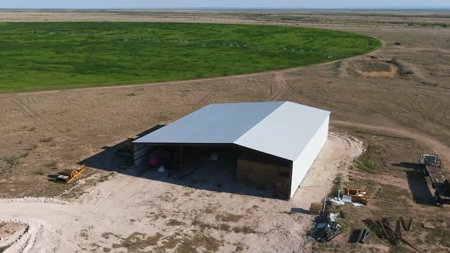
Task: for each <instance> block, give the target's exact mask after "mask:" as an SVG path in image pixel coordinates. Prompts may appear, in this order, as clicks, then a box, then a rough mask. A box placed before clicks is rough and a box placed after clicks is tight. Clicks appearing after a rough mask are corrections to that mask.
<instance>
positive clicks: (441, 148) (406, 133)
mask: <svg viewBox="0 0 450 253" xmlns="http://www.w3.org/2000/svg"><path fill="white" fill-rule="evenodd" d="M330 123H331V124H332V125H338V126H350V127H357V128H363V129H368V130H373V131H381V132H387V133H390V134H395V135H399V136H403V137H407V138H410V139H414V140H416V141H418V142H421V143H423V144H425V145H427V146H429V147H430V148H431V149H432V150H433V152H435V153H437V154H438V155H439V156H440V157H441V159H442V161H444V162H445V163H446V164H447V166H448V165H450V157H449V156H450V147H448V146H446V145H445V144H443V143H442V142H439V141H437V140H435V139H433V138H430V137H428V136H427V135H425V134H422V133H420V132H416V131H414V130H410V129H407V128H401V127H397V128H392V127H386V126H376V125H366V124H360V123H353V122H345V121H338V120H332V121H330Z"/></svg>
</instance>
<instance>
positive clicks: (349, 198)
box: [329, 188, 369, 206]
mask: <svg viewBox="0 0 450 253" xmlns="http://www.w3.org/2000/svg"><path fill="white" fill-rule="evenodd" d="M329 201H330V202H331V203H333V204H335V205H338V206H342V205H344V204H345V203H351V204H352V205H353V206H366V205H367V204H368V202H369V193H368V191H367V190H366V189H364V190H359V189H350V188H343V189H342V191H341V190H339V191H338V193H337V197H335V198H331V199H329Z"/></svg>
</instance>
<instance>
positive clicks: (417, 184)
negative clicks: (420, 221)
mask: <svg viewBox="0 0 450 253" xmlns="http://www.w3.org/2000/svg"><path fill="white" fill-rule="evenodd" d="M392 165H393V166H397V167H402V168H406V170H404V172H405V173H406V177H407V180H408V186H409V189H410V190H411V193H412V195H413V200H414V202H415V203H416V204H419V205H433V206H434V205H435V200H434V198H433V194H432V192H431V191H430V188H429V186H428V182H427V178H426V177H425V175H424V174H423V172H422V167H421V165H419V164H417V163H407V162H401V163H398V164H394V163H393V164H392Z"/></svg>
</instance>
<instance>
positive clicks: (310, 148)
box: [290, 116, 330, 198]
mask: <svg viewBox="0 0 450 253" xmlns="http://www.w3.org/2000/svg"><path fill="white" fill-rule="evenodd" d="M329 120H330V117H329V116H328V117H327V118H326V120H325V121H324V122H323V124H322V125H321V126H320V128H319V129H318V130H317V132H316V133H315V134H314V136H313V138H312V139H311V140H310V141H309V143H308V145H307V146H306V147H305V149H304V150H303V152H302V153H301V154H300V156H299V157H298V158H297V159H296V160H295V161H294V162H293V163H292V178H291V195H290V198H292V196H294V194H295V192H296V191H297V189H298V187H299V186H300V184H301V183H302V181H303V178H305V176H306V174H307V173H308V171H309V168H310V167H311V165H312V164H313V163H314V161H315V160H316V158H317V156H318V155H319V153H320V151H321V150H322V148H323V146H324V145H325V143H326V142H327V139H328V124H329Z"/></svg>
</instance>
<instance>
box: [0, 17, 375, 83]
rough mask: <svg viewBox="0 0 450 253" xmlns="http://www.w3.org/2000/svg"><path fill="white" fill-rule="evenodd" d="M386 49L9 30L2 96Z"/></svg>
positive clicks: (131, 32)
mask: <svg viewBox="0 0 450 253" xmlns="http://www.w3.org/2000/svg"><path fill="white" fill-rule="evenodd" d="M380 45H381V44H380V42H379V41H378V40H376V39H373V38H368V37H366V36H362V35H357V34H350V33H345V32H339V31H328V30H318V29H309V28H297V27H281V26H261V25H222V24H184V23H134V22H133V23H122V22H120V23H119V22H118V23H111V22H78V23H76V22H70V23H69V22H58V23H2V25H1V28H0V64H1V66H2V67H1V68H0V76H1V77H2V78H0V92H20V91H32V90H50V89H64V88H77V87H89V86H108V85H120V84H132V83H149V82H161V81H174V80H185V79H194V78H205V77H216V76H227V75H235V74H245V73H252V72H260V71H267V70H276V69H284V68H291V67H296V66H305V65H310V64H317V63H323V62H327V61H332V60H336V59H341V58H347V57H351V56H355V55H358V54H364V53H367V52H369V51H371V50H374V49H376V48H378V47H380ZM329 52H331V56H332V58H330V57H329Z"/></svg>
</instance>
